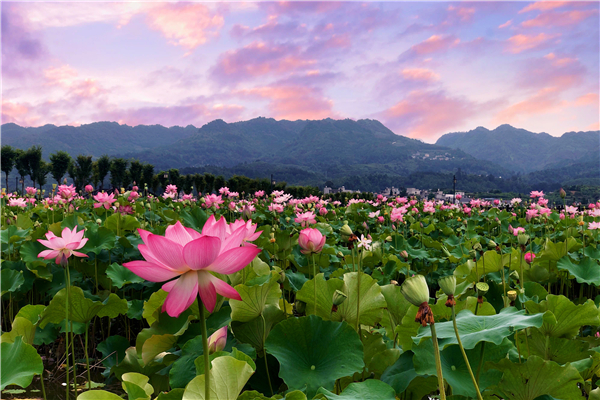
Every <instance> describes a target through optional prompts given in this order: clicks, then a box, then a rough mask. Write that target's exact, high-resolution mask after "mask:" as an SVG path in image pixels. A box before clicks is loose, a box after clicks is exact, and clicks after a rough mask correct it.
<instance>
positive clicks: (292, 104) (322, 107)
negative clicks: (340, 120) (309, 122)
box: [235, 84, 339, 120]
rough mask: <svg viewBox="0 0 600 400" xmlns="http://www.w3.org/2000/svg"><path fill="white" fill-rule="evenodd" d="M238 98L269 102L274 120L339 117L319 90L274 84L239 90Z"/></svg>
mask: <svg viewBox="0 0 600 400" xmlns="http://www.w3.org/2000/svg"><path fill="white" fill-rule="evenodd" d="M235 94H236V95H239V96H244V97H251V98H252V97H253V98H263V99H267V100H268V101H269V105H268V108H269V111H270V115H271V116H272V117H273V118H276V119H289V120H297V119H323V118H327V117H332V118H336V117H339V116H338V114H337V113H335V112H333V111H332V109H333V101H332V100H330V99H328V98H326V97H325V96H323V94H322V93H321V90H319V89H317V88H311V87H307V86H293V85H284V84H276V85H272V86H262V87H256V88H252V89H245V90H240V91H238V92H236V93H235Z"/></svg>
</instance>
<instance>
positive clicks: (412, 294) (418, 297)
mask: <svg viewBox="0 0 600 400" xmlns="http://www.w3.org/2000/svg"><path fill="white" fill-rule="evenodd" d="M402 294H403V295H404V297H405V298H406V300H408V302H409V303H411V304H413V305H415V306H417V307H419V306H420V305H421V304H423V303H428V302H429V287H428V286H427V281H425V277H424V276H423V275H415V276H413V277H412V278H408V279H407V280H405V281H404V283H403V284H402Z"/></svg>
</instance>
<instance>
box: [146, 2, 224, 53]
mask: <svg viewBox="0 0 600 400" xmlns="http://www.w3.org/2000/svg"><path fill="white" fill-rule="evenodd" d="M147 19H148V25H149V26H150V27H151V28H153V29H156V30H159V31H160V32H161V33H162V34H163V35H164V36H165V37H166V38H167V39H169V42H170V43H171V44H173V45H176V46H182V47H185V48H187V49H189V50H192V49H194V48H196V47H198V46H199V45H202V44H204V43H206V42H207V41H208V40H209V39H210V38H211V37H215V36H217V35H218V33H219V30H220V28H221V27H222V26H223V24H224V18H223V16H222V15H219V14H215V13H212V12H211V11H210V10H209V9H208V7H206V6H205V5H203V4H199V3H169V4H167V5H164V6H161V7H156V8H152V9H150V10H149V11H148V15H147Z"/></svg>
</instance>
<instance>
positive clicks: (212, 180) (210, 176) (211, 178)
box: [204, 173, 215, 194]
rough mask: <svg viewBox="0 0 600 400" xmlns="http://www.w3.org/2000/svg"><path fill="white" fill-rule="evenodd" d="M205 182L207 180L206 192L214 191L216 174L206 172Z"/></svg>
mask: <svg viewBox="0 0 600 400" xmlns="http://www.w3.org/2000/svg"><path fill="white" fill-rule="evenodd" d="M204 182H206V186H205V188H204V190H206V192H207V193H209V194H210V193H212V191H213V188H214V186H215V176H214V175H213V174H209V173H205V174H204Z"/></svg>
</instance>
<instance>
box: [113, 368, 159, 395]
mask: <svg viewBox="0 0 600 400" xmlns="http://www.w3.org/2000/svg"><path fill="white" fill-rule="evenodd" d="M121 380H122V383H121V385H122V387H123V390H125V392H127V394H128V395H129V398H130V399H131V400H137V399H150V396H151V395H152V393H154V388H153V387H152V385H151V384H149V383H148V381H149V380H150V378H148V377H147V376H146V375H142V374H138V373H137V372H128V373H126V374H123V375H121Z"/></svg>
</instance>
